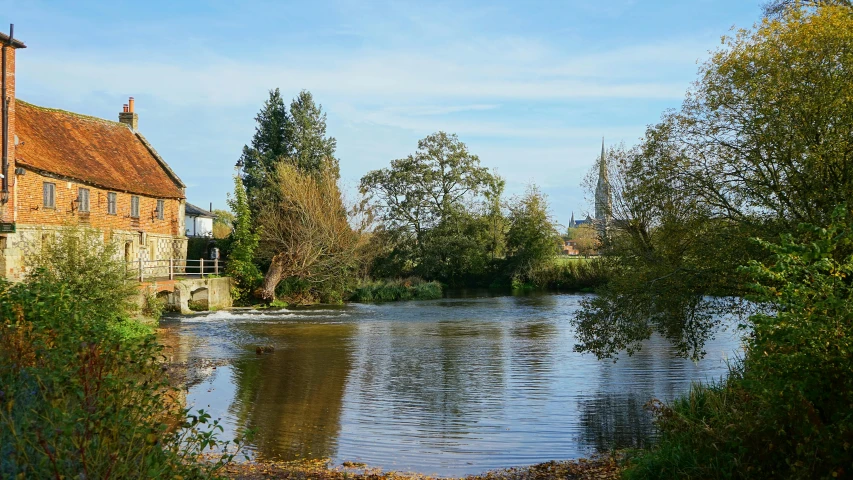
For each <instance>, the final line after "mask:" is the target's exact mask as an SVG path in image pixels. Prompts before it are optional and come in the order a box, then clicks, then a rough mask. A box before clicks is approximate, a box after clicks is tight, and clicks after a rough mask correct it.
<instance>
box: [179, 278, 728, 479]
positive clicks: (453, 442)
mask: <svg viewBox="0 0 853 480" xmlns="http://www.w3.org/2000/svg"><path fill="white" fill-rule="evenodd" d="M582 298H583V296H581V295H530V296H501V297H489V296H482V297H472V298H447V299H442V300H435V301H425V302H401V303H391V304H382V305H360V304H355V305H346V306H340V307H337V306H336V307H329V306H323V307H314V308H304V309H293V310H265V311H255V310H235V311H222V312H214V313H209V314H199V315H194V316H182V317H172V318H166V319H164V321H163V322H162V326H163V328H164V330H163V336H164V338H167V339H168V341H167V342H166V343H167V344H168V345H171V348H170V349H169V350H167V354H168V355H170V356H171V357H173V360H174V361H185V362H189V363H190V364H193V363H194V362H196V363H197V361H200V360H203V361H204V365H207V366H206V367H204V368H202V369H201V370H200V372H196V373H200V376H198V377H196V380H195V381H193V382H191V386H190V389H189V392H188V394H187V402H188V405H189V406H193V407H194V408H204V409H205V410H207V411H209V412H210V413H211V414H212V415H213V416H214V417H215V418H216V417H219V418H221V419H222V422H223V424H224V426H225V429H226V437H228V438H230V437H231V436H233V435H234V432H235V431H236V430H237V429H238V428H241V427H249V428H253V429H255V431H256V434H255V438H254V440H253V442H252V444H251V445H250V446H249V451H250V452H251V453H252V454H253V455H255V456H257V457H259V458H266V459H284V460H290V459H299V458H330V459H331V460H332V461H333V462H334V463H335V464H340V463H342V462H344V461H350V462H363V463H367V464H368V465H370V466H372V467H382V468H383V469H385V470H396V471H411V472H418V473H424V474H436V475H464V474H469V473H481V472H484V471H486V470H490V469H496V468H503V467H509V466H522V465H528V464H533V463H538V462H542V461H547V460H557V459H573V458H578V457H584V456H588V455H589V454H591V453H594V452H596V451H599V450H606V449H609V448H613V447H629V446H641V445H645V444H647V443H648V442H649V441H650V440H652V439H653V436H654V430H653V427H652V423H651V418H650V415H649V413H648V412H647V411H646V410H644V408H643V406H644V404H646V402H648V401H649V400H650V399H652V398H658V399H662V400H668V399H672V398H673V397H674V396H676V395H678V394H681V393H683V392H685V391H687V390H688V388H689V386H690V384H691V382H694V381H707V380H719V379H720V378H721V377H722V376H724V375H725V374H726V371H727V366H726V361H727V359H732V358H734V357H736V356H737V355H738V351H739V350H738V348H739V341H738V337H737V332H735V331H728V332H723V333H720V334H719V335H718V336H717V338H716V339H715V340H713V341H711V342H710V343H709V344H708V345H707V348H706V351H707V352H708V353H707V356H706V357H705V358H704V359H703V360H702V361H699V362H695V363H694V362H691V361H689V360H685V359H679V358H677V357H675V355H674V354H673V351H672V349H671V348H670V347H669V346H668V345H667V343H666V342H665V341H663V340H661V339H659V338H652V339H651V340H649V341H648V342H646V343H645V344H644V347H643V349H642V351H640V352H639V353H636V354H635V355H634V356H632V357H627V356H623V358H620V359H619V361H618V362H615V363H614V362H613V361H612V360H597V359H596V358H595V357H594V356H592V355H581V354H579V353H576V352H574V350H573V346H574V344H575V333H574V330H573V328H572V326H571V323H570V321H569V319H570V318H571V316H572V314H573V312H574V311H575V310H576V309H577V308H578V307H579V302H580V300H581V299H582ZM265 345H269V346H272V347H273V348H274V350H273V351H272V352H271V353H264V354H258V353H257V352H256V347H258V346H265ZM211 364H214V365H217V366H216V368H214V367H212V366H210V365H211Z"/></svg>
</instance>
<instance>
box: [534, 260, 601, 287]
mask: <svg viewBox="0 0 853 480" xmlns="http://www.w3.org/2000/svg"><path fill="white" fill-rule="evenodd" d="M608 275H609V271H608V269H607V265H606V264H605V263H604V260H603V259H601V258H599V257H593V258H583V257H569V256H559V257H555V260H554V262H553V263H552V264H551V265H548V266H546V267H544V268H542V269H540V270H538V271H537V272H535V274H534V280H535V284H536V286H538V287H540V288H546V289H548V290H556V291H564V292H565V291H569V292H591V291H593V290H594V289H595V288H597V287H600V286H602V285H604V284H605V283H606V282H607V279H608Z"/></svg>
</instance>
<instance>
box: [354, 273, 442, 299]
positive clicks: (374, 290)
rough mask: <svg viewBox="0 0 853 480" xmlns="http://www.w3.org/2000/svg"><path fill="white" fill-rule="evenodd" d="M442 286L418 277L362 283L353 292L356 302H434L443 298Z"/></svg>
mask: <svg viewBox="0 0 853 480" xmlns="http://www.w3.org/2000/svg"><path fill="white" fill-rule="evenodd" d="M441 296H442V286H441V284H440V283H438V282H435V281H433V282H427V281H424V280H422V279H420V278H417V277H410V278H406V279H397V280H381V281H367V282H362V283H361V284H360V285H359V286H358V287H357V288H356V289H355V291H354V292H353V294H352V296H351V298H350V299H351V300H352V301H354V302H365V303H366V302H393V301H397V300H433V299H436V298H441Z"/></svg>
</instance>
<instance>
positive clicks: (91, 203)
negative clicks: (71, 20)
mask: <svg viewBox="0 0 853 480" xmlns="http://www.w3.org/2000/svg"><path fill="white" fill-rule="evenodd" d="M0 44H2V49H3V50H4V53H5V55H6V69H5V71H2V72H0V76H2V80H3V84H4V86H5V88H6V98H7V99H8V100H7V101H8V109H6V111H4V112H3V113H4V115H3V117H4V118H3V119H2V120H3V122H2V125H3V126H5V129H6V131H4V132H2V133H3V145H2V152H1V153H2V163H1V164H0V278H7V279H11V280H20V279H21V278H22V277H23V275H24V273H25V272H24V268H25V264H26V262H25V260H26V259H25V257H26V254H27V251H28V250H27V249H28V248H30V247H31V246H35V247H37V246H38V245H39V244H40V243H41V242H43V241H44V240H46V239H47V238H49V236H52V235H61V234H62V231H63V228H64V227H65V226H67V225H82V226H86V227H90V228H94V229H98V230H100V231H101V232H103V234H104V239H105V240H113V241H117V242H119V243H120V245H121V247H120V248H121V253H120V255H122V257H123V259H124V260H125V261H136V260H138V259H144V260H160V259H181V258H185V257H186V249H187V239H186V237H185V236H184V198H185V195H184V184H183V183H182V182H181V180H180V179H179V178H178V176H177V175H176V174H175V172H173V171H172V169H171V168H169V166H168V165H167V164H166V162H165V161H164V160H163V159H162V158H161V157H160V155H158V154H157V152H156V151H155V150H154V148H153V147H152V146H151V145H150V144H149V143H148V141H147V140H146V139H145V137H143V136H142V135H141V134H140V133H139V132H138V131H137V124H138V118H139V117H138V115H137V114H136V113H135V112H134V105H133V98H132V97H131V98H130V100H129V101H128V104H127V105H125V106H124V108H123V111H122V112H120V113H119V118H118V120H119V121H118V122H114V121H110V120H104V119H101V118H95V117H90V116H86V115H80V114H77V113H72V112H66V111H63V110H57V109H53V108H45V107H39V106H36V105H32V104H29V103H26V102H24V101H22V100H19V99H17V98H15V55H16V50H20V49H23V48H26V45H24V44H23V43H21V42H20V41H18V40H11V41H10V39H9V37H8V36H7V35H4V34H0Z"/></svg>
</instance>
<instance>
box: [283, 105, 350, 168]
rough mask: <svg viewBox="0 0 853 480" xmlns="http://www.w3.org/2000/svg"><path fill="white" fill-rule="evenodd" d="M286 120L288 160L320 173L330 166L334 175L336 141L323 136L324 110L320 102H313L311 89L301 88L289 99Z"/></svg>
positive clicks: (324, 134) (324, 132) (324, 127)
mask: <svg viewBox="0 0 853 480" xmlns="http://www.w3.org/2000/svg"><path fill="white" fill-rule="evenodd" d="M290 119H291V121H290V123H289V128H288V130H287V139H288V142H289V144H290V148H291V150H292V152H291V158H290V159H289V161H290V163H292V164H293V165H296V166H297V167H299V168H300V169H301V170H302V171H303V172H312V173H318V174H319V173H320V172H321V171H323V170H325V169H330V170H331V171H332V172H333V173H334V175H333V177H334V178H337V177H338V160H337V159H336V158H335V148H336V146H337V141H336V140H335V139H334V137H327V136H326V114H325V113H323V106H322V105H316V104H315V103H314V97H313V96H312V95H311V92H309V91H307V90H302V91H301V92H299V95H298V96H297V97H296V98H294V99H293V102H291V103H290Z"/></svg>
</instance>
